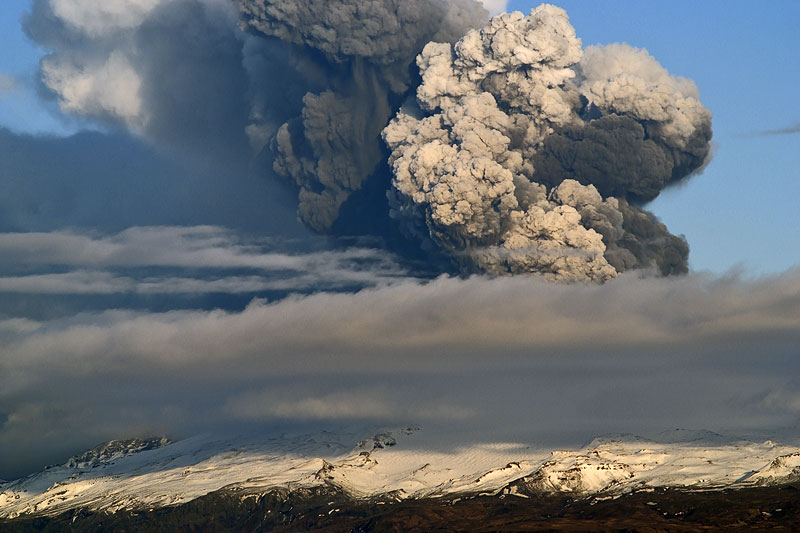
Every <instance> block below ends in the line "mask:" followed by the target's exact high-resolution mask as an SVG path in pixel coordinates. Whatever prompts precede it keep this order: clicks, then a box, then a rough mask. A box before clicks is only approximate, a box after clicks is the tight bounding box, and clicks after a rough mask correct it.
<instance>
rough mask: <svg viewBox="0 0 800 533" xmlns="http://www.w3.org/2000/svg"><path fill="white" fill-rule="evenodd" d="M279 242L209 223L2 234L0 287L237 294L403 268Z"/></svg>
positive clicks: (346, 252) (370, 253) (334, 282)
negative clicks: (96, 232) (99, 232)
mask: <svg viewBox="0 0 800 533" xmlns="http://www.w3.org/2000/svg"><path fill="white" fill-rule="evenodd" d="M281 248H283V249H286V248H287V246H285V243H280V242H277V241H263V240H262V241H259V240H258V239H253V238H251V239H247V238H244V237H242V236H240V235H237V234H235V233H233V232H231V231H228V230H226V229H224V228H220V227H215V226H191V227H173V226H166V227H165V226H158V227H136V228H130V229H128V230H125V231H123V232H120V233H117V234H114V235H110V236H101V235H86V234H81V233H76V232H53V233H5V234H0V273H2V270H6V275H5V276H2V275H0V292H5V293H17V294H121V293H130V294H192V293H233V294H239V293H249V292H259V291H267V290H282V291H288V290H329V289H333V288H336V287H342V286H348V287H354V286H355V287H363V286H375V285H378V284H381V283H386V282H389V281H391V280H392V279H395V278H397V277H400V276H404V275H405V274H406V271H405V269H403V268H402V267H401V266H400V265H399V264H398V263H397V262H396V260H395V259H394V257H393V256H392V255H391V254H388V253H387V252H384V251H382V250H379V249H375V248H366V247H357V246H356V247H348V248H339V249H335V250H330V249H328V250H326V249H322V250H311V251H309V250H302V249H299V250H295V251H291V252H287V251H280V249H281ZM154 268H156V269H157V273H153V269H154ZM143 269H144V270H143ZM20 270H22V271H23V272H21V273H20V272H19V271H20ZM42 270H44V271H43V272H42ZM132 270H133V273H132ZM12 271H13V274H14V275H8V274H12Z"/></svg>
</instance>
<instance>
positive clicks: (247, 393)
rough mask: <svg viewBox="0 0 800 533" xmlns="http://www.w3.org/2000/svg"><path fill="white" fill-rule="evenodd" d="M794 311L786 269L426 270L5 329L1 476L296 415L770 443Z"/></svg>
mask: <svg viewBox="0 0 800 533" xmlns="http://www.w3.org/2000/svg"><path fill="white" fill-rule="evenodd" d="M798 313H800V275H799V274H798V272H797V271H791V272H787V273H785V274H783V275H780V276H775V277H770V278H763V279H759V280H755V281H744V280H741V279H737V278H735V277H730V278H713V277H708V276H700V275H689V276H686V277H683V278H666V279H652V278H639V277H637V276H635V275H628V274H626V275H624V276H621V277H620V278H619V279H617V280H613V281H610V282H608V283H607V284H604V285H602V286H596V285H583V284H576V285H553V284H548V283H544V282H541V281H540V282H537V281H532V280H531V279H529V278H498V279H486V278H477V277H476V278H469V279H454V278H440V279H437V280H434V281H431V282H427V283H422V282H419V281H416V280H408V281H400V282H396V283H393V284H391V285H388V286H384V287H380V288H374V289H364V290H362V291H360V292H358V293H318V294H313V295H308V296H303V297H300V296H293V297H288V298H286V299H284V300H281V301H278V302H275V303H266V302H263V301H253V302H252V303H251V304H250V305H249V306H248V307H247V308H246V309H245V310H243V311H241V312H225V311H221V310H216V311H191V310H187V311H171V312H166V313H149V312H133V311H101V312H91V313H84V314H79V315H76V316H72V317H66V318H63V319H57V320H44V321H41V320H40V321H35V320H22V319H11V320H2V321H0V336H1V337H2V340H3V345H4V357H3V358H2V361H0V391H2V392H0V412H2V413H3V414H4V417H3V419H4V420H5V422H4V423H3V426H2V432H0V450H2V453H0V457H2V458H3V459H2V460H0V476H2V477H12V476H14V475H19V474H21V473H23V472H24V471H26V470H32V469H35V468H38V467H41V466H42V463H43V462H45V461H47V460H56V459H58V458H63V456H64V455H65V454H69V453H71V452H74V451H77V450H79V449H80V448H81V447H86V446H89V445H91V444H93V443H95V442H96V441H97V442H99V441H102V440H103V439H108V438H112V437H118V436H120V435H130V434H151V433H163V432H167V433H169V434H170V435H174V436H180V435H187V434H192V433H193V432H197V431H208V430H214V429H217V430H221V429H226V428H227V429H228V430H231V429H232V428H237V427H238V428H239V429H240V430H241V429H244V428H248V429H253V428H267V427H273V426H275V425H278V424H283V425H287V424H289V425H292V424H294V425H297V424H303V423H312V422H313V423H316V424H321V425H323V426H324V425H326V424H331V423H342V422H348V421H349V422H353V423H355V422H370V423H380V424H393V423H422V424H424V423H435V424H444V425H448V424H452V425H453V427H457V426H459V424H461V425H463V427H462V430H463V429H464V428H472V429H471V431H473V432H474V431H475V428H480V429H481V431H484V430H487V428H495V426H499V429H498V431H501V433H502V431H505V432H513V431H523V429H524V431H527V432H528V433H527V434H526V435H517V436H518V437H525V438H527V439H529V440H530V441H531V442H534V443H536V442H539V443H543V442H548V443H559V442H560V443H566V442H570V443H572V444H580V443H581V441H582V440H583V439H587V440H588V439H590V438H592V437H593V436H594V434H593V433H597V432H603V433H608V432H613V431H628V432H646V431H655V430H660V429H663V428H664V427H670V426H674V425H677V426H680V427H687V426H690V427H708V428H710V429H715V430H731V431H739V432H752V433H754V434H758V435H762V436H763V435H768V434H770V431H772V430H775V429H776V428H782V429H783V430H787V429H791V428H792V427H795V423H796V421H797V417H798V414H799V413H798V412H797V409H796V408H795V407H796V403H797V402H796V401H795V400H794V399H793V398H794V397H795V392H794V391H795V390H796V387H793V386H792V384H791V383H789V382H787V380H788V379H789V377H790V376H791V375H793V374H795V373H796V372H797V370H798V369H797V361H796V352H797V346H798V345H799V344H800V328H798V324H800V314H798ZM465 324H469V327H464V325H465ZM556 385H557V386H556ZM476 390H480V391H482V392H481V393H480V394H477V395H476V394H475V391H476ZM501 391H502V392H501ZM774 391H781V392H780V394H779V393H777V392H774ZM433 406H435V408H434V407H433ZM690 406H691V408H689V407H690ZM555 420H557V421H561V422H559V423H558V424H556V423H555V422H553V421H555ZM512 421H513V423H512ZM504 424H506V426H505V428H506V429H505V430H503V429H502V426H503V425H504ZM677 426H676V427H677ZM78 427H79V428H81V431H80V432H79V434H76V433H75V428H78ZM510 428H511V429H510ZM495 429H496V428H495ZM495 429H492V431H495ZM492 431H490V433H491V434H492V435H494V433H492Z"/></svg>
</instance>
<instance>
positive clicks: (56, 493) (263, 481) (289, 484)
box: [0, 428, 800, 518]
mask: <svg viewBox="0 0 800 533" xmlns="http://www.w3.org/2000/svg"><path fill="white" fill-rule="evenodd" d="M363 437H364V435H363V434H359V433H357V432H342V433H329V432H321V433H314V434H306V435H281V436H275V437H271V438H256V437H248V438H244V437H242V438H237V439H227V440H220V439H216V438H213V437H207V436H206V437H195V438H191V439H186V440H181V441H177V442H171V441H169V440H167V439H147V440H130V441H112V442H110V443H108V444H106V445H103V446H98V447H97V448H94V449H93V450H90V451H88V452H86V453H84V454H81V455H79V456H76V457H73V458H72V459H70V460H69V461H67V462H66V463H65V464H64V465H61V466H54V467H48V468H47V469H45V470H44V471H42V472H40V473H38V474H35V475H32V476H29V477H27V478H24V479H19V480H16V481H12V482H6V483H0V518H14V517H18V516H23V515H56V514H59V513H61V512H64V511H67V510H70V509H76V508H82V509H90V510H99V511H110V512H113V511H118V510H122V509H131V510H147V509H153V508H156V507H162V506H170V505H177V504H181V503H184V502H187V501H190V500H192V499H195V498H198V497H200V496H203V495H206V494H208V493H211V492H213V491H217V490H220V489H229V490H232V491H238V493H240V494H242V495H252V494H258V493H263V492H265V491H268V490H271V489H276V488H283V489H286V490H289V491H292V490H297V489H301V488H311V487H330V488H331V489H332V490H336V491H339V492H342V493H345V494H347V495H349V496H350V497H352V498H355V499H373V500H386V501H395V500H401V499H407V498H425V497H433V498H435V497H459V496H461V495H475V494H515V495H518V496H530V495H533V494H537V493H541V492H568V493H573V494H575V495H581V496H594V497H598V498H603V497H613V496H616V495H619V494H623V493H626V492H635V491H641V490H651V489H654V488H658V487H682V488H688V489H696V490H712V489H720V488H726V487H749V486H754V485H768V484H779V483H784V482H787V481H791V480H793V479H796V478H798V477H800V449H798V448H797V447H793V446H786V445H781V444H777V443H775V442H772V441H766V442H751V441H746V440H736V439H730V438H726V437H723V436H721V435H717V434H714V433H710V432H687V431H676V432H671V433H669V434H662V435H660V436H658V437H657V438H655V439H651V440H648V439H643V438H640V437H636V436H632V435H622V436H617V437H605V438H598V439H595V440H594V441H593V442H592V443H590V444H589V445H588V446H586V447H585V448H583V449H581V450H577V451H554V452H552V453H548V452H546V451H543V450H541V449H534V448H531V447H529V446H526V445H524V444H518V443H491V444H487V443H473V444H470V445H461V446H442V445H441V444H436V442H435V441H431V440H429V439H426V432H425V431H420V430H418V429H417V428H403V429H397V430H392V431H385V432H378V433H371V436H370V437H368V438H363Z"/></svg>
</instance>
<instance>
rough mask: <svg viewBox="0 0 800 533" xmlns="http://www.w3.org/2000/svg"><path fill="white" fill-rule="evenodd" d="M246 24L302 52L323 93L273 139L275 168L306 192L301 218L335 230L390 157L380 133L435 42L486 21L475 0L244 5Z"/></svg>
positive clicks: (246, 0) (241, 1)
mask: <svg viewBox="0 0 800 533" xmlns="http://www.w3.org/2000/svg"><path fill="white" fill-rule="evenodd" d="M238 5H239V10H240V12H241V14H242V17H243V18H244V23H245V24H246V26H247V27H248V28H249V29H251V30H255V31H257V32H259V33H261V34H263V35H266V36H270V37H276V38H278V39H280V40H282V41H284V42H287V43H291V44H292V45H295V46H296V47H297V49H296V51H295V54H296V58H297V60H298V61H302V63H303V68H305V69H308V70H309V71H312V72H314V74H315V75H316V81H317V85H318V88H317V89H315V90H312V91H309V92H308V93H306V95H305V96H304V97H303V109H302V113H301V115H300V116H298V117H295V118H293V119H292V120H290V121H288V122H286V123H285V124H283V126H281V128H280V130H279V132H278V134H277V136H276V137H275V139H274V141H273V150H274V152H275V155H276V161H275V169H276V170H277V171H278V172H279V173H281V174H283V175H285V176H287V177H290V178H291V179H292V180H293V181H294V182H295V184H296V185H297V186H298V187H299V189H300V206H299V216H300V219H301V220H302V221H303V222H305V223H306V224H308V225H309V226H311V227H312V228H314V229H315V230H317V231H321V232H327V231H330V230H331V228H332V226H333V224H334V223H335V222H336V219H337V218H338V216H339V210H340V208H341V206H342V204H343V203H344V202H345V201H347V200H348V198H349V197H350V195H351V194H352V193H353V192H354V191H358V190H359V189H361V188H362V187H363V186H364V182H365V181H366V180H367V178H368V177H369V176H370V174H372V173H373V172H374V171H375V170H376V168H377V167H378V166H379V165H380V164H381V162H382V161H383V160H384V157H385V156H384V153H383V149H382V146H381V144H380V131H381V130H382V129H383V127H384V126H385V125H386V123H387V122H388V121H389V119H390V118H391V117H392V115H393V114H394V109H393V108H394V106H395V105H396V104H394V105H393V100H397V98H398V96H400V95H403V94H404V93H405V92H406V91H407V90H408V88H409V84H410V83H411V75H410V74H411V71H410V66H411V64H412V63H413V62H414V57H415V56H416V55H417V53H418V52H419V51H420V50H421V49H422V47H423V46H424V45H425V44H426V43H427V42H428V41H431V40H436V41H443V42H454V41H455V40H457V39H458V38H459V37H461V36H462V35H464V33H465V32H466V31H467V30H468V29H469V28H472V27H477V26H480V25H481V24H482V23H484V22H485V21H486V18H487V12H486V10H485V9H483V7H482V6H481V4H479V3H477V2H475V1H474V0H449V1H447V0H382V1H377V2H363V1H361V0H335V1H331V0H310V1H307V2H297V1H296V0H238Z"/></svg>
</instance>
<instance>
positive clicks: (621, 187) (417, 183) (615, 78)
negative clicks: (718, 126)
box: [383, 4, 711, 281]
mask: <svg viewBox="0 0 800 533" xmlns="http://www.w3.org/2000/svg"><path fill="white" fill-rule="evenodd" d="M417 65H418V66H419V68H420V72H421V76H422V83H421V85H420V86H419V88H418V89H417V95H416V101H414V102H409V103H408V104H407V105H405V106H404V108H403V109H402V110H401V111H400V112H399V113H398V114H397V116H396V117H395V118H394V119H393V120H392V121H391V123H390V124H389V125H388V126H387V127H386V129H385V130H384V131H383V138H384V140H385V142H386V143H387V145H388V146H389V147H390V149H391V151H392V153H391V157H390V164H391V166H392V170H393V173H394V177H393V181H392V190H391V191H390V193H389V196H390V205H391V216H392V217H393V218H394V219H396V220H397V221H398V222H399V223H400V224H401V226H402V228H403V229H404V231H405V232H406V233H407V234H408V235H412V236H415V237H417V238H420V239H423V240H424V241H426V242H427V243H428V245H429V246H433V247H435V248H440V249H443V250H444V251H445V252H446V253H447V254H448V255H450V256H451V257H452V258H453V260H454V261H455V262H456V263H457V264H459V265H460V266H461V268H462V269H463V270H465V271H468V272H476V271H477V272H493V273H521V272H538V273H543V274H545V275H546V276H547V277H549V278H551V279H556V280H595V281H603V280H606V279H609V278H611V277H614V276H615V275H617V273H619V272H622V271H624V270H628V269H633V268H657V269H658V270H659V271H660V272H661V273H662V274H664V275H666V274H671V273H681V272H685V271H686V270H687V256H688V246H687V244H686V242H685V241H684V240H683V239H682V238H680V237H676V236H674V235H671V234H670V233H669V232H668V231H667V229H666V227H665V226H664V225H663V224H661V223H659V222H658V221H657V220H656V218H655V217H654V216H653V215H652V214H650V213H648V212H646V211H643V210H642V209H640V208H639V207H637V206H636V205H634V204H635V203H636V202H642V201H647V200H651V199H653V198H655V197H656V196H657V195H658V193H659V192H660V191H661V189H663V188H664V187H665V186H666V185H668V184H670V183H672V182H675V181H677V180H680V179H682V178H684V177H686V176H687V175H689V174H690V173H691V172H692V171H694V170H696V169H698V168H700V167H701V165H702V164H703V163H704V161H705V160H706V158H707V157H708V155H709V141H710V138H711V114H710V113H709V111H708V110H707V109H706V108H705V107H704V106H703V105H702V104H701V103H700V101H699V100H698V92H697V89H696V87H695V86H694V84H693V83H692V82H691V81H690V80H686V79H682V78H675V77H672V76H670V75H669V74H668V73H667V72H666V70H664V69H663V67H661V66H660V65H659V64H658V62H656V61H655V60H654V59H653V58H652V57H651V56H650V55H649V54H647V52H646V51H644V50H638V49H635V48H632V47H630V46H627V45H619V44H617V45H611V46H606V47H590V48H588V49H587V50H585V51H584V50H582V49H581V42H580V40H579V39H578V38H576V36H575V31H574V29H573V28H572V26H571V25H570V24H569V20H568V18H567V15H566V13H565V12H564V11H563V10H562V9H560V8H557V7H554V6H552V5H546V4H545V5H542V6H540V7H538V8H536V9H535V10H533V11H532V12H531V14H530V15H529V16H527V17H525V16H523V15H522V14H521V13H519V12H515V13H510V14H502V15H498V16H497V17H494V18H493V19H492V20H491V21H490V22H489V24H488V25H487V26H485V27H484V28H482V29H480V30H473V31H470V32H469V33H467V34H466V35H465V36H464V37H463V38H462V39H461V40H459V41H458V42H457V43H456V44H455V45H454V46H451V45H450V44H447V43H444V44H442V43H429V44H428V45H426V46H425V48H424V49H423V51H422V53H421V54H420V55H419V56H418V58H417Z"/></svg>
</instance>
